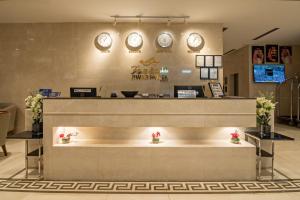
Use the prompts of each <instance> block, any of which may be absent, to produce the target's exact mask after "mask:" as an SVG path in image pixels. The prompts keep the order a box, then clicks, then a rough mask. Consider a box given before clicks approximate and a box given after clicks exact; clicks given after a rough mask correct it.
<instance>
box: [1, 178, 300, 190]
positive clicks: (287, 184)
mask: <svg viewBox="0 0 300 200" xmlns="http://www.w3.org/2000/svg"><path fill="white" fill-rule="evenodd" d="M0 191H20V192H72V193H257V192H300V180H280V181H247V182H92V181H91V182H86V181H85V182H76V181H43V180H15V179H0Z"/></svg>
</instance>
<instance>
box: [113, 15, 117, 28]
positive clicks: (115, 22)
mask: <svg viewBox="0 0 300 200" xmlns="http://www.w3.org/2000/svg"><path fill="white" fill-rule="evenodd" d="M113 25H114V26H116V25H117V18H116V17H115V20H114V23H113Z"/></svg>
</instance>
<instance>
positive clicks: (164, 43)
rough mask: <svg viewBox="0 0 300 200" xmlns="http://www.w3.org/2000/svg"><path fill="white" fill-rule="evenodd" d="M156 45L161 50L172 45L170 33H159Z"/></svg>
mask: <svg viewBox="0 0 300 200" xmlns="http://www.w3.org/2000/svg"><path fill="white" fill-rule="evenodd" d="M156 41H157V44H158V45H159V46H160V47H162V48H169V47H171V46H172V44H173V38H172V35H171V34H170V33H167V32H164V33H160V34H159V35H158V37H157V39H156Z"/></svg>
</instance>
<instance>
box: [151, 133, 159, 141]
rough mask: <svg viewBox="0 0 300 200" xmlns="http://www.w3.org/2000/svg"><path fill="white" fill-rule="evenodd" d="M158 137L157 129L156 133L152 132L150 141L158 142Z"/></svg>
mask: <svg viewBox="0 0 300 200" xmlns="http://www.w3.org/2000/svg"><path fill="white" fill-rule="evenodd" d="M159 137H160V132H159V131H157V132H156V133H152V143H153V144H158V143H159Z"/></svg>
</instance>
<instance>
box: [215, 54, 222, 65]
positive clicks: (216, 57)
mask: <svg viewBox="0 0 300 200" xmlns="http://www.w3.org/2000/svg"><path fill="white" fill-rule="evenodd" d="M214 67H222V56H214Z"/></svg>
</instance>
